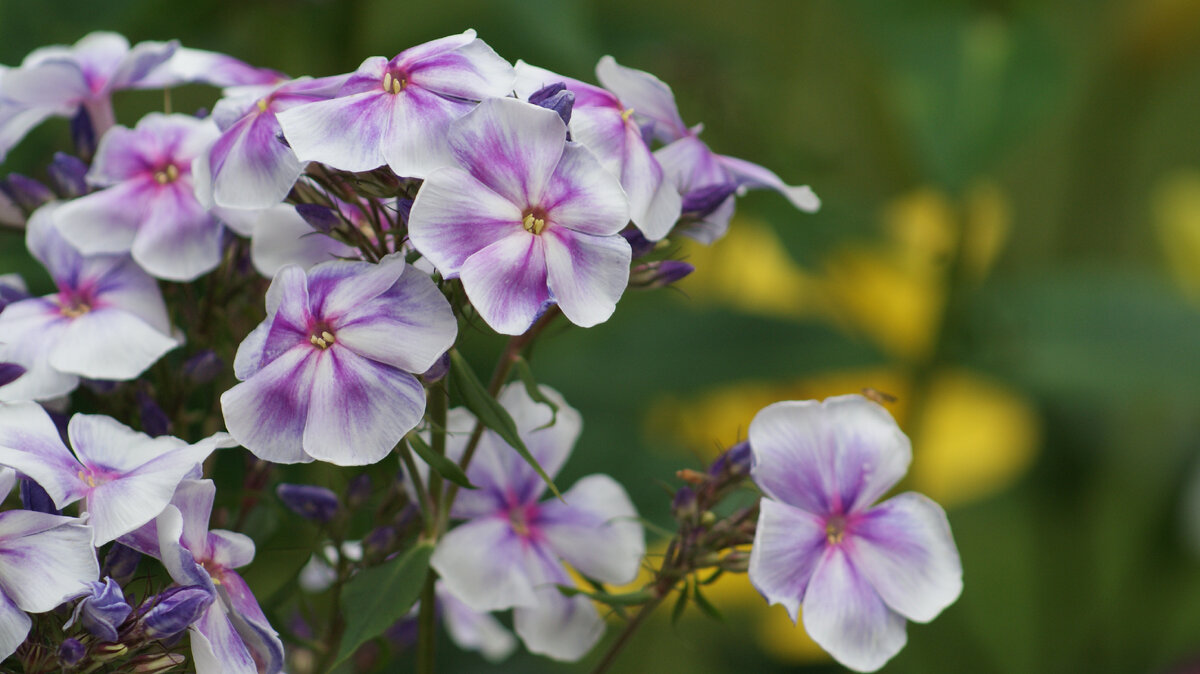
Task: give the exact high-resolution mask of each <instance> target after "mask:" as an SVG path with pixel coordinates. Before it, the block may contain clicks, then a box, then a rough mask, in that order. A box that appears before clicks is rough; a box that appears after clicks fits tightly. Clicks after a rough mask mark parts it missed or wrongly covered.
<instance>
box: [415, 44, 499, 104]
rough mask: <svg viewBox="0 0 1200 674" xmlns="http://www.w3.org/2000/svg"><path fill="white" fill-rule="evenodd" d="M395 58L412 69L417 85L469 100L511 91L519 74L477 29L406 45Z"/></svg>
mask: <svg viewBox="0 0 1200 674" xmlns="http://www.w3.org/2000/svg"><path fill="white" fill-rule="evenodd" d="M393 61H394V62H395V63H396V65H397V66H399V67H400V68H403V69H404V70H405V71H407V72H408V73H409V76H410V78H411V82H412V85H413V86H418V87H421V88H422V89H425V90H428V91H432V92H434V93H437V94H439V95H441V96H446V97H450V98H458V99H462V100H469V101H478V100H483V99H485V98H499V97H501V96H506V95H508V94H509V93H510V92H511V91H512V87H513V80H514V79H515V77H516V74H515V73H514V72H513V67H512V66H511V65H509V63H508V61H505V60H504V59H503V58H501V57H500V56H499V55H498V54H497V53H496V52H495V51H494V50H492V48H491V47H489V46H488V45H487V43H485V42H484V41H483V40H480V39H478V38H476V37H475V31H474V30H467V31H465V32H464V33H462V34H461V35H451V36H449V37H445V38H442V39H440V40H434V41H432V42H427V43H425V44H423V45H418V46H416V47H412V48H410V49H406V50H404V51H403V52H401V53H400V54H399V55H397V56H396V58H395V59H393Z"/></svg>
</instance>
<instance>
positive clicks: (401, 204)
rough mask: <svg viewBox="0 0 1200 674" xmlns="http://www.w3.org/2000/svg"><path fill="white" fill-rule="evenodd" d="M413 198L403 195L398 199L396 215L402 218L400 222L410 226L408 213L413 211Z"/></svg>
mask: <svg viewBox="0 0 1200 674" xmlns="http://www.w3.org/2000/svg"><path fill="white" fill-rule="evenodd" d="M412 205H413V200H412V199H409V198H408V197H401V198H399V199H397V200H396V216H397V217H399V218H400V223H401V224H403V225H405V226H406V227H407V226H408V215H409V214H410V213H412Z"/></svg>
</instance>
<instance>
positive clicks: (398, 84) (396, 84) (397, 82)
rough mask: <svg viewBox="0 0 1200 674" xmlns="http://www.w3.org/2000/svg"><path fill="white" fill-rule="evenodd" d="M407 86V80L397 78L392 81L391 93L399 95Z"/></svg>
mask: <svg viewBox="0 0 1200 674" xmlns="http://www.w3.org/2000/svg"><path fill="white" fill-rule="evenodd" d="M407 84H408V80H406V79H404V78H403V77H398V78H396V79H394V80H392V93H393V94H398V93H400V91H401V90H403V89H404V87H405V86H406V85H407Z"/></svg>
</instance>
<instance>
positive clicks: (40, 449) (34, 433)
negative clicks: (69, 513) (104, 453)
mask: <svg viewBox="0 0 1200 674" xmlns="http://www.w3.org/2000/svg"><path fill="white" fill-rule="evenodd" d="M0 465H4V466H8V467H10V468H13V469H15V470H16V471H18V472H20V473H22V474H24V475H26V476H28V477H30V478H32V479H33V481H34V482H37V483H38V485H40V486H41V487H42V489H45V490H46V493H48V494H49V495H50V498H52V499H53V500H54V506H55V507H57V508H62V507H64V506H66V505H67V504H69V503H72V502H74V501H77V500H79V499H80V498H82V497H83V495H84V493H86V492H85V488H84V485H83V482H82V480H81V479H80V476H79V471H80V468H82V466H80V464H79V461H77V460H76V459H75V457H74V456H73V455H72V454H71V452H70V450H68V449H67V447H66V445H64V444H63V442H62V439H61V438H60V437H59V435H58V428H57V427H56V426H55V425H54V422H53V421H51V420H50V415H49V414H47V413H46V410H44V409H42V406H41V405H38V404H36V403H31V402H21V403H11V404H7V405H0Z"/></svg>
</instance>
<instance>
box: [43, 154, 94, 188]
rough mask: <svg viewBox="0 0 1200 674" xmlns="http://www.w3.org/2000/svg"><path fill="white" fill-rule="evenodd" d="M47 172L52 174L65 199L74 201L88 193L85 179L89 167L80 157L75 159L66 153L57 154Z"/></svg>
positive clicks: (55, 184) (51, 176)
mask: <svg viewBox="0 0 1200 674" xmlns="http://www.w3.org/2000/svg"><path fill="white" fill-rule="evenodd" d="M46 172H47V173H49V174H50V178H51V179H53V180H54V186H55V187H57V188H58V193H59V195H60V196H62V197H63V198H64V199H74V198H75V197H82V196H83V195H85V194H87V193H88V186H87V180H86V179H85V176H86V175H87V172H88V165H87V164H85V163H84V162H83V160H82V159H80V158H79V157H73V156H71V155H69V154H67V153H66V152H55V153H54V159H53V160H52V161H51V162H50V166H49V168H47V169H46Z"/></svg>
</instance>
